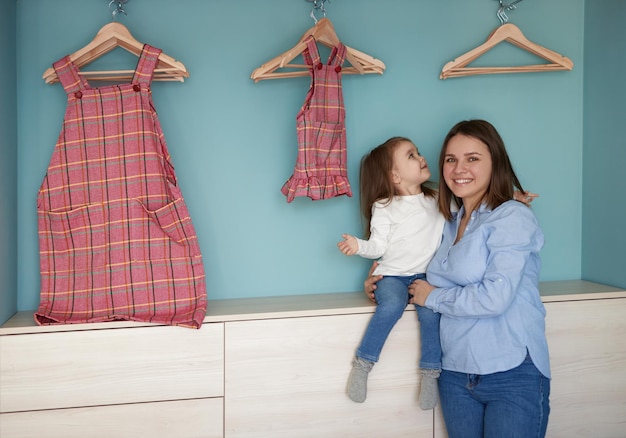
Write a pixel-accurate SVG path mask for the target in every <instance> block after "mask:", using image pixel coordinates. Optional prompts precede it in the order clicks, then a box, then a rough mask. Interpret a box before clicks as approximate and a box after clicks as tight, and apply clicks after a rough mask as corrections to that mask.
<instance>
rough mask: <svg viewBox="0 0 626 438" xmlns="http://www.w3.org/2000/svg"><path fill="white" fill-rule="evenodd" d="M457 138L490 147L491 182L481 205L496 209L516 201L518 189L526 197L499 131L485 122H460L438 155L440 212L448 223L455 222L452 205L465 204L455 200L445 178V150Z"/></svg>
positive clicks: (453, 128) (454, 127)
mask: <svg viewBox="0 0 626 438" xmlns="http://www.w3.org/2000/svg"><path fill="white" fill-rule="evenodd" d="M455 135H465V136H467V137H472V138H475V139H476V140H479V141H480V142H482V143H483V144H484V145H485V146H487V149H488V150H489V154H490V155H491V181H490V182H489V187H487V192H486V193H485V196H484V198H483V201H482V202H484V203H486V204H487V206H488V207H489V208H491V209H494V208H496V207H498V206H499V205H500V204H502V203H503V202H506V201H510V200H511V199H513V194H514V190H515V189H517V190H519V191H520V192H522V193H524V189H523V188H522V185H521V184H520V182H519V180H518V179H517V175H515V171H514V170H513V166H512V165H511V160H510V159H509V155H508V154H507V152H506V148H505V146H504V141H503V140H502V137H500V134H498V131H497V130H496V128H494V126H493V125H492V124H491V123H489V122H487V121H485V120H465V121H462V122H459V123H457V124H456V125H454V126H453V127H452V129H450V132H448V135H447V136H446V138H445V139H444V141H443V146H442V147H441V153H440V155H439V211H441V213H442V214H443V215H444V217H445V218H446V219H447V220H451V219H452V212H451V209H450V206H451V203H452V202H454V203H455V204H456V206H457V207H461V205H462V200H461V199H460V198H457V197H456V196H454V193H452V191H451V190H450V188H448V186H447V184H446V182H445V180H444V178H443V165H444V163H445V157H446V149H447V147H448V142H449V141H450V139H451V138H452V137H454V136H455ZM477 207H478V206H477Z"/></svg>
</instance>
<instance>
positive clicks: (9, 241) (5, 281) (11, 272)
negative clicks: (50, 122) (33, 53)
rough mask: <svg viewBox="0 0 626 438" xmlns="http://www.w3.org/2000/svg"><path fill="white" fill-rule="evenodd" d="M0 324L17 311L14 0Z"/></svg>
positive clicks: (6, 11)
mask: <svg viewBox="0 0 626 438" xmlns="http://www.w3.org/2000/svg"><path fill="white" fill-rule="evenodd" d="M0 11H2V13H1V14H0V62H1V64H2V68H1V69H0V84H2V86H0V154H2V156H1V157H0V324H1V323H3V322H4V321H6V320H7V319H8V318H9V317H10V316H11V315H13V313H15V310H16V309H17V295H16V294H15V292H16V291H17V233H16V230H17V169H16V166H15V163H17V116H16V111H15V108H16V107H17V94H16V92H15V85H16V83H17V76H16V68H15V58H16V56H15V51H16V48H15V1H14V0H0Z"/></svg>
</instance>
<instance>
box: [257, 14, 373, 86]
mask: <svg viewBox="0 0 626 438" xmlns="http://www.w3.org/2000/svg"><path fill="white" fill-rule="evenodd" d="M309 35H312V36H313V38H315V41H317V42H319V43H322V44H324V45H326V46H328V47H331V48H332V47H336V46H337V44H339V42H340V41H339V38H338V37H337V34H336V33H335V29H334V27H333V25H332V23H331V22H330V20H329V19H328V18H321V19H319V20H318V21H317V23H316V24H315V26H313V27H312V28H311V29H309V30H307V31H306V32H305V33H304V35H302V38H300V41H299V42H298V44H297V45H296V46H295V47H293V48H291V49H290V50H288V51H286V52H285V53H283V54H282V55H279V56H277V57H275V58H274V59H272V60H270V61H268V62H266V63H265V64H263V65H262V66H261V67H259V68H257V69H255V70H254V71H253V72H252V75H251V76H250V78H251V79H253V80H254V82H259V81H262V80H264V79H280V78H295V77H299V76H309V74H310V73H309V69H310V66H309V65H307V64H290V62H291V61H292V60H293V59H295V58H296V57H297V56H298V55H300V54H301V53H302V52H303V51H304V50H305V49H306V47H307V45H306V38H307V37H308V36H309ZM346 60H347V61H348V62H349V63H350V65H351V66H350V67H344V68H342V70H341V72H342V73H343V74H368V73H378V74H383V71H385V64H384V63H383V62H382V61H380V60H378V59H376V58H373V57H371V56H370V55H368V54H366V53H363V52H360V51H358V50H356V49H353V48H351V47H348V46H346ZM281 68H288V69H292V70H289V71H281V72H276V70H278V69H281Z"/></svg>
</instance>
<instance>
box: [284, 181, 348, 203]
mask: <svg viewBox="0 0 626 438" xmlns="http://www.w3.org/2000/svg"><path fill="white" fill-rule="evenodd" d="M281 192H282V193H283V195H285V196H286V197H287V202H291V201H293V200H294V198H295V197H296V196H308V197H309V198H311V199H312V200H313V201H319V200H321V199H329V198H334V197H337V196H342V195H347V196H352V190H351V189H350V183H349V182H348V178H347V177H345V176H341V175H330V176H326V177H322V178H318V177H314V176H310V177H308V178H296V177H293V176H292V177H291V178H289V180H287V182H286V183H285V184H284V185H283V188H282V189H281Z"/></svg>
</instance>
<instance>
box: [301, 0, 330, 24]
mask: <svg viewBox="0 0 626 438" xmlns="http://www.w3.org/2000/svg"><path fill="white" fill-rule="evenodd" d="M306 1H307V2H309V3H313V9H311V13H310V14H309V15H310V17H311V18H312V19H313V21H314V22H315V24H317V17H316V16H315V11H316V10H319V11H322V14H324V18H326V7H325V6H324V3H326V2H327V1H328V2H330V0H306Z"/></svg>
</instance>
